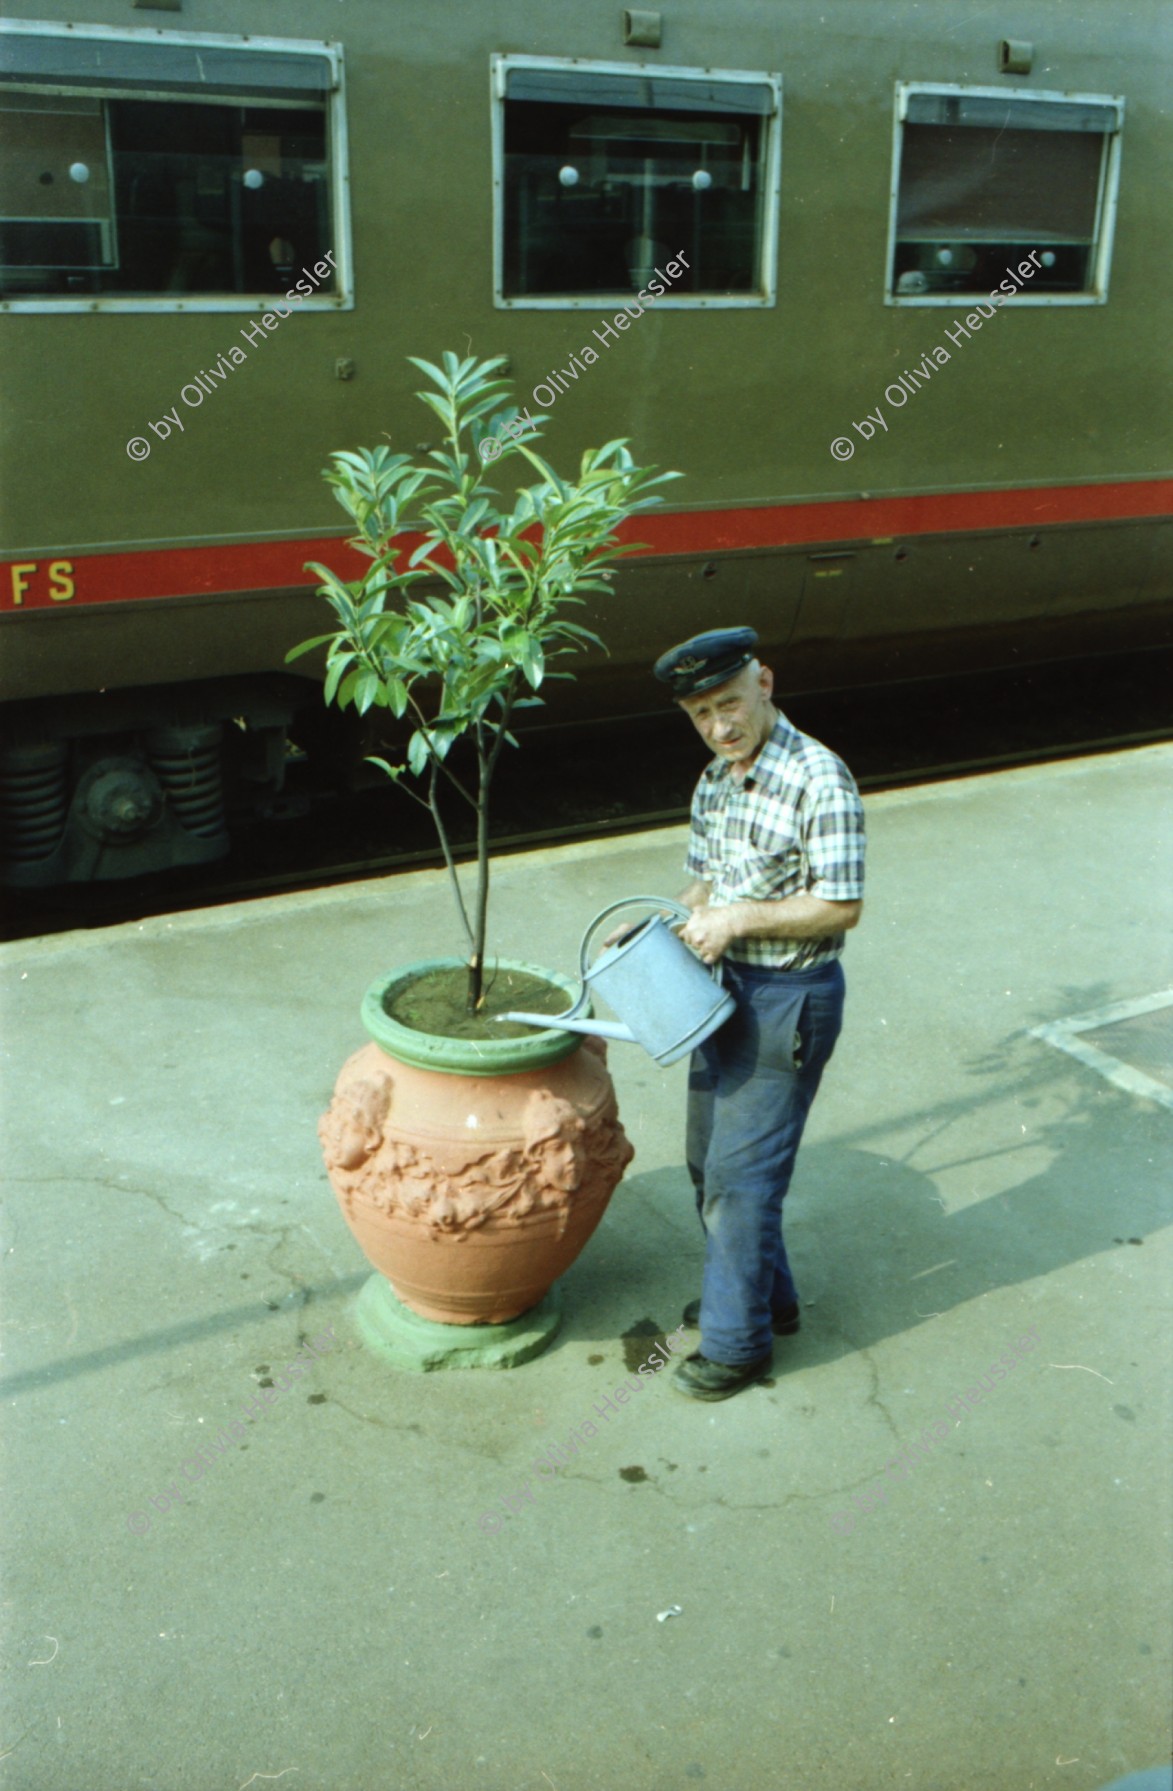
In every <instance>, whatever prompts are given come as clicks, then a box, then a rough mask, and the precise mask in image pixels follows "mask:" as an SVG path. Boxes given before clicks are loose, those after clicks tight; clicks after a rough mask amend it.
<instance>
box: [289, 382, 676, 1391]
mask: <svg viewBox="0 0 1173 1791" xmlns="http://www.w3.org/2000/svg"><path fill="white" fill-rule="evenodd" d="M411 359H412V362H413V365H415V366H417V367H419V368H420V369H421V371H422V372H423V373H424V374H425V375H426V377H427V379H428V380H429V381H430V382H431V383H430V388H429V389H426V390H424V391H421V392H419V393H418V394H417V396H418V397H419V399H420V400H421V401H422V402H423V403H424V404H426V405H428V406H429V408H430V409H431V410H432V411H434V412H435V414H436V416H437V417H438V418H439V419H440V421H441V424H442V425H443V430H444V438H443V444H442V446H441V447H439V448H435V449H432V450H430V451H428V452H427V453H426V454H425V455H424V457H423V459H422V460H420V461H415V460H413V459H412V458H411V457H410V456H409V455H406V454H396V453H392V452H391V451H390V449H389V448H386V447H380V448H375V449H363V450H358V451H356V452H346V453H336V454H334V455H333V456H332V458H331V465H330V467H329V468H328V469H327V470H326V472H325V475H324V476H325V478H326V480H327V482H328V483H329V484H330V486H331V487H332V489H333V491H334V493H335V496H336V497H337V499H338V501H339V502H340V503H341V505H342V507H343V509H344V510H345V511H346V512H347V514H348V516H350V517H351V518H352V520H353V522H354V524H355V527H356V531H357V532H356V534H355V535H354V537H353V538H352V540H351V543H350V545H351V546H353V547H355V548H357V549H358V551H359V552H360V553H362V554H363V555H364V556H365V557H366V559H367V560H368V561H369V562H370V563H369V565H368V567H367V569H366V572H365V574H364V576H363V577H362V578H361V579H360V580H358V581H356V582H350V583H348V582H346V581H345V580H343V579H341V578H340V577H338V576H337V575H336V574H335V573H334V572H332V571H331V570H330V569H329V568H328V567H326V566H322V565H318V564H316V563H312V564H311V567H310V570H312V571H314V572H316V573H317V575H318V577H319V579H320V580H321V585H320V589H321V592H322V595H323V596H324V597H325V598H326V600H327V602H328V603H329V604H330V607H331V608H332V610H333V612H334V615H335V618H336V622H337V626H336V627H335V628H334V629H333V630H332V631H331V632H330V633H328V634H323V635H319V636H317V637H315V639H313V640H311V641H305V642H303V643H302V644H301V646H299V647H297V648H295V649H294V650H293V652H292V653H290V654H289V655H288V657H289V658H290V659H292V658H295V657H296V656H297V655H298V654H301V653H305V652H309V651H310V650H311V649H313V648H320V647H322V646H326V647H327V653H326V678H325V685H324V695H325V699H326V701H327V702H328V703H329V702H333V703H336V704H337V705H338V706H339V707H342V708H346V707H348V706H351V705H353V707H354V708H355V709H356V710H357V711H358V712H359V713H360V714H367V713H369V712H370V711H372V710H377V709H383V710H386V711H388V713H389V715H390V717H392V718H394V719H395V720H397V721H400V722H402V723H404V724H406V725H405V729H404V731H405V732H406V734H407V738H406V743H405V750H404V756H403V758H402V760H400V761H399V762H393V761H392V760H390V759H387V758H384V757H374V758H373V759H372V762H373V763H374V764H376V765H378V766H380V767H381V769H382V770H383V771H384V772H385V773H386V774H387V775H388V776H389V777H391V778H392V779H393V780H395V781H396V782H397V783H399V784H400V785H401V787H402V788H404V789H405V790H406V791H408V792H409V793H410V794H411V795H413V796H414V797H415V799H416V800H417V801H420V802H422V803H423V804H424V805H425V806H426V807H427V808H428V809H429V811H430V813H431V816H432V819H433V821H434V823H435V827H436V833H437V836H438V839H439V843H440V847H441V851H442V853H443V857H444V862H445V865H446V867H447V873H448V880H449V884H450V887H451V890H452V893H453V897H454V902H455V910H456V917H457V924H458V926H459V927H460V930H461V933H462V935H463V939H464V944H465V948H466V949H465V955H464V957H463V958H455V957H452V958H445V959H435V960H429V961H427V962H425V963H419V964H414V965H408V966H403V967H400V968H399V969H397V970H395V971H393V972H391V973H388V974H387V975H384V976H382V977H380V978H379V979H378V980H377V981H376V982H375V983H374V984H372V986H371V987H370V988H369V989H368V991H367V993H366V997H365V999H364V1002H363V1008H362V1016H363V1022H364V1025H365V1026H366V1029H367V1031H368V1033H369V1034H370V1037H371V1040H372V1043H371V1044H369V1045H367V1046H366V1047H364V1049H363V1050H361V1051H359V1052H358V1053H356V1055H355V1056H354V1057H352V1058H351V1059H350V1061H349V1062H348V1063H347V1064H346V1065H345V1067H344V1069H343V1071H342V1073H341V1075H340V1077H339V1080H338V1083H337V1086H336V1088H335V1092H334V1099H333V1102H332V1103H331V1106H330V1109H329V1112H328V1113H327V1114H326V1115H325V1116H324V1117H323V1120H322V1122H321V1126H320V1134H321V1138H322V1145H323V1152H324V1155H325V1158H326V1165H327V1169H328V1171H329V1174H330V1178H331V1182H332V1184H333V1187H334V1189H335V1192H336V1194H337V1195H338V1198H339V1201H340V1203H341V1205H342V1209H343V1212H344V1214H345V1216H346V1218H347V1220H348V1223H349V1224H350V1225H351V1227H352V1229H353V1230H354V1232H355V1235H356V1237H357V1238H358V1240H359V1242H360V1244H361V1245H362V1247H363V1249H364V1250H365V1252H366V1253H367V1255H368V1257H369V1258H370V1260H371V1261H372V1263H373V1264H374V1266H375V1267H376V1269H377V1270H379V1271H380V1276H381V1277H386V1279H387V1281H389V1282H390V1283H391V1284H392V1286H393V1288H394V1290H395V1292H396V1294H398V1295H399V1296H400V1298H401V1299H402V1301H403V1302H405V1303H406V1304H407V1305H408V1306H409V1307H410V1308H411V1309H412V1311H413V1312H414V1313H416V1314H417V1315H420V1317H422V1318H423V1319H428V1320H434V1321H439V1322H440V1323H441V1324H444V1325H446V1326H474V1325H482V1326H483V1325H485V1324H491V1325H505V1324H512V1321H517V1320H518V1319H519V1315H520V1314H522V1313H527V1312H530V1311H531V1310H532V1309H533V1308H534V1307H535V1306H537V1305H538V1304H539V1302H541V1301H542V1300H543V1296H544V1295H545V1293H546V1291H547V1289H548V1288H549V1287H550V1286H551V1285H552V1283H553V1282H554V1281H555V1280H556V1279H557V1277H558V1276H559V1275H561V1274H562V1273H564V1272H565V1270H566V1268H568V1267H569V1265H570V1263H571V1262H572V1261H573V1260H574V1257H575V1256H576V1255H577V1254H578V1252H579V1250H581V1248H582V1246H583V1245H584V1244H585V1243H586V1241H587V1239H588V1237H589V1236H590V1234H591V1232H592V1231H593V1230H594V1228H595V1226H596V1225H597V1224H598V1221H599V1219H600V1218H601V1217H602V1214H603V1211H604V1208H605V1206H606V1203H607V1201H608V1200H609V1199H610V1196H611V1193H612V1192H613V1190H614V1188H615V1186H616V1184H617V1182H618V1180H619V1177H620V1176H621V1174H622V1172H623V1169H624V1167H625V1166H626V1164H627V1162H628V1161H629V1160H630V1158H631V1155H632V1150H631V1146H630V1145H629V1144H628V1142H627V1139H626V1137H625V1136H624V1133H623V1130H622V1127H621V1126H620V1124H619V1120H618V1115H617V1112H616V1108H615V1097H614V1091H613V1089H612V1087H611V1083H610V1078H609V1076H608V1075H607V1072H606V1067H605V1061H604V1054H603V1048H602V1046H601V1044H600V1043H599V1041H597V1040H593V1039H587V1040H586V1041H585V1045H584V1041H583V1039H582V1038H581V1037H580V1036H579V1035H577V1034H574V1033H570V1032H566V1031H560V1030H559V1029H558V1028H557V1026H556V1025H553V1024H552V1026H551V1028H550V1029H549V1030H548V1031H546V1030H543V1031H532V1030H530V1029H529V1028H525V1027H521V1026H517V1025H512V1024H506V1025H501V1024H495V1023H494V1021H493V1014H494V1013H501V1012H505V1011H506V1010H507V1009H509V1008H513V1007H517V1006H519V1005H523V1006H525V1007H526V1008H527V1009H535V1008H536V1010H537V1011H538V1012H540V1013H547V1012H549V1013H550V1014H552V1015H556V1014H558V1013H559V1012H564V1011H565V1010H566V1009H567V1008H568V1007H569V1006H570V1004H571V1002H572V1000H573V998H574V996H575V995H576V994H577V992H578V991H577V987H576V985H575V984H574V983H573V982H572V981H571V980H569V979H567V978H565V977H561V976H559V975H557V974H556V973H555V972H552V971H548V970H544V969H541V968H538V967H535V966H532V965H528V964H524V963H517V962H514V961H512V960H507V959H496V958H494V959H492V960H490V959H489V958H488V957H487V955H486V938H487V926H488V899H489V878H490V824H489V823H490V811H489V798H490V791H491V786H492V780H493V774H494V771H495V770H496V767H497V765H498V762H499V760H500V757H501V754H502V752H503V751H504V750H505V749H506V748H507V747H508V748H514V747H516V745H517V741H516V738H515V736H514V734H513V732H512V729H511V724H512V722H513V719H514V716H515V715H516V713H517V711H518V710H520V709H522V708H523V707H526V706H530V705H533V704H537V703H540V702H541V701H542V698H541V696H540V695H539V694H538V693H539V691H540V690H541V689H542V688H543V686H544V685H545V683H546V682H547V681H549V680H550V679H553V678H558V677H565V676H569V675H570V674H569V673H567V672H566V671H565V670H564V669H563V664H562V662H563V661H564V660H565V659H566V658H568V657H569V656H571V655H572V654H574V653H575V652H577V651H579V650H580V649H581V648H582V647H584V646H586V645H591V644H593V645H601V644H602V643H601V642H600V641H599V640H598V637H597V636H596V635H594V634H593V633H592V632H591V631H590V630H589V629H588V628H586V627H584V626H583V625H582V624H581V623H580V622H577V621H575V620H573V619H572V616H571V613H570V612H571V611H572V610H573V608H574V607H575V606H577V605H580V604H581V603H582V601H583V597H584V594H586V593H589V592H593V591H603V590H607V589H608V588H609V583H608V580H609V576H610V573H611V569H612V566H613V563H614V562H615V561H616V560H617V559H618V558H619V556H620V555H621V554H623V553H625V552H630V551H631V544H628V545H624V544H621V543H620V542H619V541H618V539H617V530H618V529H619V526H620V524H621V523H623V522H625V521H626V520H627V519H628V518H629V517H631V516H633V515H635V514H636V513H637V512H639V511H641V510H645V509H647V508H648V507H649V506H651V505H652V504H656V503H658V502H660V497H659V493H658V492H657V491H655V490H654V489H653V488H654V487H656V486H659V485H661V484H662V483H663V482H664V481H665V480H666V479H669V478H674V477H676V476H677V475H675V474H671V473H663V474H656V473H655V471H654V469H652V468H648V467H640V466H637V465H636V464H635V462H634V461H633V459H632V457H631V455H630V453H629V452H628V449H627V444H626V442H625V441H623V440H616V441H612V442H608V443H607V444H606V446H605V447H602V448H598V449H591V450H588V451H587V452H585V453H584V454H583V456H582V462H581V467H580V470H579V474H578V477H577V479H575V480H573V481H570V480H564V479H562V478H560V477H559V475H558V474H557V473H556V472H555V471H554V469H553V468H552V467H551V466H550V465H549V464H548V463H547V462H546V461H545V460H544V459H543V458H542V457H541V456H540V455H539V454H538V453H537V452H536V451H535V449H534V447H533V446H532V443H533V442H534V441H536V440H537V439H538V438H539V436H540V430H539V428H538V425H539V424H541V423H543V422H544V421H545V420H546V419H545V418H544V417H537V418H531V417H530V416H529V413H528V412H527V413H526V414H525V416H524V418H522V417H521V415H520V413H519V412H518V410H517V407H516V406H515V405H512V404H511V403H510V402H509V383H508V381H507V380H505V379H503V378H501V377H499V374H500V369H501V368H502V366H503V365H504V361H503V357H500V356H497V357H494V358H492V359H489V360H484V361H478V360H475V359H472V358H467V359H463V360H461V359H458V357H457V356H456V355H454V354H451V353H446V354H445V355H444V356H443V357H442V359H443V365H442V366H435V365H433V364H432V363H431V362H428V361H424V360H417V359H416V358H415V357H414V356H413V357H411ZM510 462H512V463H513V464H514V465H517V464H518V463H519V462H520V463H522V464H523V465H524V467H525V470H526V471H527V472H531V471H532V473H533V474H536V475H537V477H536V480H532V481H531V482H530V483H529V484H527V485H524V486H522V487H521V488H519V489H518V490H517V492H516V494H515V498H514V500H513V502H512V503H511V504H508V505H503V504H501V503H499V502H498V493H497V491H496V490H495V488H494V487H493V486H492V485H490V484H489V482H488V479H489V473H488V467H489V466H490V465H491V464H494V465H498V466H506V465H508V464H509V463H510ZM405 537H408V538H411V537H415V538H417V540H416V544H415V545H414V547H413V546H412V545H411V540H410V539H408V541H407V542H406V543H405ZM458 743H461V747H460V751H461V752H465V751H466V749H470V750H467V754H466V756H468V757H469V758H471V762H472V763H471V770H469V769H466V767H465V765H464V763H463V762H461V758H460V753H459V752H454V748H457V745H458ZM413 780H414V784H415V786H417V787H413ZM449 802H462V803H465V804H467V805H468V807H469V809H470V810H471V811H472V813H473V815H474V816H475V827H476V857H475V867H474V874H473V882H472V891H471V896H466V893H465V891H464V889H463V888H462V886H461V880H460V876H459V874H458V871H457V867H456V862H455V856H454V852H453V848H452V844H451V839H450V834H449V829H448V823H447V820H446V813H445V804H446V803H449ZM490 1078H492V1085H491V1086H490V1082H489V1079H490ZM360 1315H365V1325H364V1328H365V1329H366V1331H367V1334H368V1337H370V1338H371V1340H372V1341H374V1340H375V1338H376V1334H377V1336H378V1337H379V1338H381V1339H382V1340H383V1342H384V1344H385V1345H388V1347H389V1348H390V1353H391V1355H392V1357H393V1359H400V1360H403V1361H405V1362H407V1363H408V1364H409V1365H412V1366H420V1367H428V1366H439V1365H442V1364H443V1363H445V1362H448V1361H451V1360H454V1359H459V1360H464V1359H469V1360H473V1359H476V1360H486V1359H493V1360H495V1359H500V1358H499V1357H494V1356H493V1355H492V1354H491V1352H489V1353H486V1345H485V1342H484V1340H483V1338H482V1339H480V1340H477V1339H473V1338H468V1339H466V1340H465V1342H464V1345H463V1348H461V1347H460V1346H458V1345H457V1343H455V1342H454V1341H452V1338H451V1336H449V1337H448V1338H447V1339H444V1340H443V1341H441V1340H438V1339H435V1338H433V1339H430V1340H427V1341H426V1342H425V1343H421V1342H420V1337H419V1335H418V1333H419V1326H418V1325H415V1326H413V1324H412V1322H411V1321H410V1319H409V1318H407V1317H406V1316H405V1315H404V1314H403V1311H402V1308H401V1307H399V1306H398V1304H397V1303H396V1302H393V1301H391V1300H390V1298H389V1290H388V1289H387V1286H386V1282H385V1281H381V1280H380V1277H376V1278H375V1281H374V1283H373V1284H369V1285H368V1289H366V1290H364V1295H363V1299H362V1300H361V1301H360ZM520 1323H521V1327H522V1332H524V1333H525V1339H526V1340H524V1341H523V1343H522V1344H521V1345H519V1346H518V1348H523V1349H524V1351H525V1352H526V1353H536V1349H537V1348H541V1347H543V1346H544V1343H545V1341H547V1340H548V1337H549V1335H552V1332H553V1329H554V1328H556V1324H557V1317H556V1314H555V1313H554V1312H553V1311H552V1310H551V1309H547V1310H546V1311H545V1313H544V1314H543V1315H540V1318H539V1320H538V1321H535V1322H533V1323H531V1324H530V1325H529V1326H528V1329H527V1325H526V1321H524V1320H522V1321H520ZM413 1330H414V1332H416V1333H417V1335H415V1336H411V1335H410V1333H412V1332H413ZM502 1347H503V1349H504V1352H505V1354H504V1359H513V1360H516V1359H519V1358H518V1353H517V1349H516V1348H514V1343H513V1341H511V1340H510V1339H505V1340H504V1342H503V1345H502ZM470 1352H471V1353H470ZM417 1358H426V1359H417Z"/></svg>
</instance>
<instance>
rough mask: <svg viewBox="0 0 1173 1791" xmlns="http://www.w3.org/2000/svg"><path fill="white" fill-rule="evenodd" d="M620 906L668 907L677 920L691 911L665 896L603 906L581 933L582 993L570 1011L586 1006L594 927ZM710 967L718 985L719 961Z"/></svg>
mask: <svg viewBox="0 0 1173 1791" xmlns="http://www.w3.org/2000/svg"><path fill="white" fill-rule="evenodd" d="M621 908H655V909H657V910H660V909H663V908H670V909H671V910H672V912H673V914H675V915H676V917H677V919H678V920H687V919H688V917H689V915H690V913H691V912H692V910H691V909H690V908H686V907H684V905H683V904H682V903H681V902H673V901H669V900H668V898H667V897H666V896H624V898H623V900H622V901H621V902H612V903H611V905H610V907H608V908H604V909H602V910H601V912H600V913H598V914H596V915H595V918H594V920H592V922H591V924H590V926H589V927H588V928H587V930H586V932H585V933H584V934H583V938H582V945H581V946H580V948H579V953H578V973H579V976H580V978H581V980H582V985H583V993H582V998H581V1001H580V1002H577V1003H576V1004H575V1006H574V1008H572V1009H571V1012H572V1013H577V1012H578V1011H579V1008H580V1007H585V1006H586V973H587V961H588V955H589V952H590V947H591V939H592V938H593V937H594V933H595V929H596V928H597V927H598V926H599V925H600V924H601V923H602V922H603V921H605V920H609V919H610V917H611V915H612V914H618V912H619V910H620V909H621ZM710 969H711V970H712V973H713V981H714V982H715V983H716V984H717V985H718V987H720V986H721V983H722V980H723V979H722V976H721V965H720V962H719V961H718V962H717V963H716V964H713V965H710Z"/></svg>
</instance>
